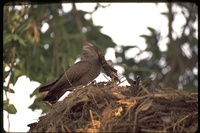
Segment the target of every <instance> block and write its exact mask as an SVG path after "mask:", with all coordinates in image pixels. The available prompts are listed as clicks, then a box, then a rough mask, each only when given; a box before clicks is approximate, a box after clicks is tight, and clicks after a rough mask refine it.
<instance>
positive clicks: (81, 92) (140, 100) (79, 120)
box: [28, 82, 198, 133]
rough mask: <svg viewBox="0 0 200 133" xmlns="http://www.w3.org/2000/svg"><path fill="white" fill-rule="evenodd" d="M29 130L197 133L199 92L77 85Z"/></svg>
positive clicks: (143, 87) (111, 84) (101, 83)
mask: <svg viewBox="0 0 200 133" xmlns="http://www.w3.org/2000/svg"><path fill="white" fill-rule="evenodd" d="M28 126H29V127H30V130H29V132H184V133H185V132H195V131H196V130H197V128H198V93H190V92H185V91H179V90H176V89H173V88H162V89H154V88H153V89H152V85H148V86H145V85H136V86H120V85H118V84H116V83H115V82H100V83H93V84H90V85H88V86H85V87H77V88H76V89H75V90H74V91H73V92H71V93H70V94H69V95H68V96H67V97H66V98H65V99H64V100H63V101H60V102H57V103H55V104H54V105H53V106H52V108H51V109H49V112H48V113H47V114H46V115H44V116H41V117H40V118H39V119H38V122H36V123H32V124H29V125H28Z"/></svg>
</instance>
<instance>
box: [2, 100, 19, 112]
mask: <svg viewBox="0 0 200 133" xmlns="http://www.w3.org/2000/svg"><path fill="white" fill-rule="evenodd" d="M4 103H5V104H4V105H3V109H4V110H5V111H7V112H8V113H9V114H16V113H17V109H16V108H15V106H14V105H13V104H8V102H5V101H4Z"/></svg>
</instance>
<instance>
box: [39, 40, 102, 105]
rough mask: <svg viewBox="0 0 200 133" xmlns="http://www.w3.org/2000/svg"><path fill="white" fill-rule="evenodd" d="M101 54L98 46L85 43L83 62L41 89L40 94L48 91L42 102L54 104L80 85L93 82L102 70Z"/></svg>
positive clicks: (76, 64)
mask: <svg viewBox="0 0 200 133" xmlns="http://www.w3.org/2000/svg"><path fill="white" fill-rule="evenodd" d="M99 52H102V51H101V49H100V48H98V47H97V46H95V45H93V44H91V43H88V42H86V43H84V45H83V48H82V55H81V60H80V61H79V62H77V63H75V64H74V65H72V66H71V67H69V68H68V69H67V70H66V71H65V72H64V73H63V74H62V75H60V76H59V77H58V78H57V79H56V80H55V81H53V82H52V83H50V84H47V85H45V86H42V87H41V88H39V92H45V91H48V93H47V95H46V96H45V97H44V98H43V99H42V101H44V102H48V103H50V104H54V103H56V102H57V101H58V100H59V99H60V97H61V96H62V95H64V93H65V92H66V91H72V90H73V89H74V88H75V87H77V86H79V85H87V84H88V83H89V82H92V81H93V80H94V79H95V78H96V77H97V76H98V75H99V74H100V72H101V68H102V65H101V63H100V61H99V55H98V53H99Z"/></svg>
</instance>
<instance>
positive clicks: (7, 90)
mask: <svg viewBox="0 0 200 133" xmlns="http://www.w3.org/2000/svg"><path fill="white" fill-rule="evenodd" d="M4 91H6V92H10V93H15V91H14V90H13V89H11V88H9V89H8V88H7V87H4Z"/></svg>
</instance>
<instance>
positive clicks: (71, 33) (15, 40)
mask: <svg viewBox="0 0 200 133" xmlns="http://www.w3.org/2000/svg"><path fill="white" fill-rule="evenodd" d="M86 14H89V13H88V12H84V11H77V10H76V9H75V7H74V8H73V9H72V10H71V11H69V12H63V9H62V6H61V4H41V5H18V6H16V5H13V6H12V5H5V6H4V18H3V19H4V22H6V23H4V25H3V28H4V30H3V34H4V35H3V40H4V41H3V49H4V50H3V70H4V82H5V79H6V78H9V81H8V85H7V86H4V91H5V94H7V93H14V90H12V89H11V88H10V85H11V84H13V85H15V83H16V81H17V79H18V77H20V76H22V75H26V76H27V77H29V78H30V80H33V81H38V82H40V83H41V84H46V83H48V82H50V81H52V80H54V79H55V77H57V76H59V75H60V74H61V73H62V72H63V71H64V70H65V69H67V67H69V66H70V65H72V64H73V63H74V61H75V60H76V59H77V58H78V57H79V54H80V53H81V48H82V44H83V42H82V41H81V40H82V38H83V36H84V37H85V38H86V41H88V42H92V43H94V44H97V45H99V47H100V48H101V49H102V50H103V51H105V50H106V48H107V47H114V46H115V45H116V44H115V43H114V42H113V41H112V39H111V38H110V37H109V36H107V35H104V34H102V33H101V32H100V29H101V27H100V26H94V24H93V21H92V18H91V19H85V17H84V16H85V15H86ZM77 17H78V19H79V20H80V21H77V20H76V18H77ZM80 22H81V26H82V28H81V29H79V25H78V24H79V23H80ZM45 25H46V26H47V27H48V28H47V30H44V28H45V27H44V26H45ZM83 28H84V32H82V30H83ZM5 68H7V69H5ZM8 68H9V69H8ZM35 95H36V97H37V98H36V99H35V101H34V103H33V104H32V105H31V106H30V108H31V109H32V110H35V109H43V110H46V109H47V108H46V107H44V104H43V103H41V102H40V101H41V99H42V97H43V95H44V94H43V95H41V94H38V91H37V89H36V90H34V91H33V94H31V95H30V97H33V96H35ZM4 105H5V108H4V110H7V111H8V110H9V109H8V108H9V107H10V109H12V110H13V111H14V109H13V107H14V105H13V104H10V103H9V97H7V99H6V100H5V104H4ZM11 105H12V106H11ZM8 112H9V113H11V112H10V111H8Z"/></svg>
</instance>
